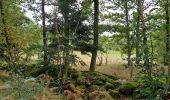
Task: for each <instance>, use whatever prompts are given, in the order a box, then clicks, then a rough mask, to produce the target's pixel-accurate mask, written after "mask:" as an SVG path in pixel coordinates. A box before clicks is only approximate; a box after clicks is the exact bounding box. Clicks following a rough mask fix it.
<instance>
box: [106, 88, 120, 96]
mask: <svg viewBox="0 0 170 100" xmlns="http://www.w3.org/2000/svg"><path fill="white" fill-rule="evenodd" d="M108 92H109V94H110V95H111V97H112V98H119V97H120V94H119V92H118V91H115V90H111V89H109V91H108Z"/></svg>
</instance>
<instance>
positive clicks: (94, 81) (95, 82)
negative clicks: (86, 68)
mask: <svg viewBox="0 0 170 100" xmlns="http://www.w3.org/2000/svg"><path fill="white" fill-rule="evenodd" d="M92 85H99V86H101V85H104V83H103V81H101V80H93V81H92Z"/></svg>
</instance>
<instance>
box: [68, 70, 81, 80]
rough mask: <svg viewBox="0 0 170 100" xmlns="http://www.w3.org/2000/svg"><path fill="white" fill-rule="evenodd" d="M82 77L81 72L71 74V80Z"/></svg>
mask: <svg viewBox="0 0 170 100" xmlns="http://www.w3.org/2000/svg"><path fill="white" fill-rule="evenodd" d="M80 76H82V74H81V72H76V73H72V74H71V78H72V79H74V80H77V79H78V77H80Z"/></svg>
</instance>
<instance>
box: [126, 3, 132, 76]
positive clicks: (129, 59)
mask: <svg viewBox="0 0 170 100" xmlns="http://www.w3.org/2000/svg"><path fill="white" fill-rule="evenodd" d="M125 13H126V28H127V29H128V30H127V45H128V52H127V54H128V59H127V60H128V67H130V70H131V71H130V77H132V76H133V66H132V64H131V40H130V27H129V9H128V0H126V2H125Z"/></svg>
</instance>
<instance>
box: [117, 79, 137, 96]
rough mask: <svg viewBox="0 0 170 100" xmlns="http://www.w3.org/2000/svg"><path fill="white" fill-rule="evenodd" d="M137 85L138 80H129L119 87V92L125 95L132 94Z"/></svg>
mask: <svg viewBox="0 0 170 100" xmlns="http://www.w3.org/2000/svg"><path fill="white" fill-rule="evenodd" d="M137 87H138V84H137V83H136V82H127V83H125V84H123V85H122V86H121V87H120V88H119V92H120V93H121V94H123V95H132V94H133V93H134V90H135V89H136V88H137Z"/></svg>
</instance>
